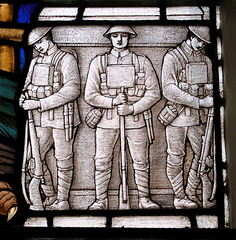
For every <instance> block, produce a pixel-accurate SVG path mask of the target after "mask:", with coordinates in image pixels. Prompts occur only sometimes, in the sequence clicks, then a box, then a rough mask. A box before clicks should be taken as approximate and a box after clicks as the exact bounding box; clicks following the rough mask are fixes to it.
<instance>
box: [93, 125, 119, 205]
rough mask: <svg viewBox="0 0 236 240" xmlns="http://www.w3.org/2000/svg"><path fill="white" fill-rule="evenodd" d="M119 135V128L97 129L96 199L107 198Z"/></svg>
mask: <svg viewBox="0 0 236 240" xmlns="http://www.w3.org/2000/svg"><path fill="white" fill-rule="evenodd" d="M118 136H119V130H118V129H114V130H112V129H109V130H107V129H102V128H97V130H96V154H95V158H94V160H95V187H96V199H97V200H104V199H105V198H107V191H108V184H109V182H110V178H111V171H112V158H113V151H114V147H115V144H116V142H117V139H118Z"/></svg>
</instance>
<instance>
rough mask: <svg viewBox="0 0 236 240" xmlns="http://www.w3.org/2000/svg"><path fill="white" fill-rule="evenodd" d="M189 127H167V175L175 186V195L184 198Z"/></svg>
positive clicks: (173, 186)
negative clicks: (186, 143) (184, 163)
mask: <svg viewBox="0 0 236 240" xmlns="http://www.w3.org/2000/svg"><path fill="white" fill-rule="evenodd" d="M186 133H187V128H185V127H173V126H167V127H166V139H167V153H168V156H167V176H168V179H169V181H170V183H171V186H172V188H173V191H174V194H175V197H178V198H184V197H185V193H184V182H183V160H184V156H185V141H186Z"/></svg>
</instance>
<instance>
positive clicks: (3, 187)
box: [0, 181, 18, 221]
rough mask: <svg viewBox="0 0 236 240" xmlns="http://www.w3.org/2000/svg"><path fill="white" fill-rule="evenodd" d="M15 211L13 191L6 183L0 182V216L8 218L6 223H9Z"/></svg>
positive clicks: (15, 203)
mask: <svg viewBox="0 0 236 240" xmlns="http://www.w3.org/2000/svg"><path fill="white" fill-rule="evenodd" d="M17 209H18V208H17V200H16V196H15V194H14V193H13V189H12V188H11V186H10V185H9V184H8V183H7V182H5V181H0V215H3V216H8V217H7V221H9V220H11V218H12V217H13V216H14V215H15V213H16V212H17Z"/></svg>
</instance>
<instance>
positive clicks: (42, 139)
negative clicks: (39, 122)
mask: <svg viewBox="0 0 236 240" xmlns="http://www.w3.org/2000/svg"><path fill="white" fill-rule="evenodd" d="M36 133H37V138H38V139H39V152H40V157H41V161H42V165H43V178H44V181H43V183H42V184H41V188H42V190H43V192H44V194H45V196H46V197H52V196H55V194H56V193H55V190H54V186H53V181H52V176H51V172H50V170H49V168H48V165H47V162H46V159H47V153H48V151H49V150H50V149H51V147H52V145H53V137H52V129H51V128H42V127H36Z"/></svg>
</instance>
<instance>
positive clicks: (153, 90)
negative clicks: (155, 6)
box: [85, 26, 160, 210]
mask: <svg viewBox="0 0 236 240" xmlns="http://www.w3.org/2000/svg"><path fill="white" fill-rule="evenodd" d="M136 35H137V34H136V33H135V32H134V30H133V29H132V28H131V27H129V26H113V27H110V28H109V29H108V30H107V31H106V32H105V33H104V35H103V36H104V37H107V38H109V40H110V41H111V43H112V45H113V48H112V49H111V51H110V52H108V53H105V54H103V55H98V56H97V57H96V58H95V59H93V61H92V62H91V65H90V68H89V73H88V78H87V83H86V88H85V101H86V102H87V103H88V104H90V105H91V106H93V107H97V108H100V109H102V116H101V119H100V121H99V123H98V124H97V126H96V152H95V158H94V159H95V186H96V201H95V202H94V203H93V204H92V205H91V206H89V208H88V209H90V210H96V209H108V194H107V191H108V184H109V181H110V178H111V171H112V169H111V168H112V158H113V152H114V147H115V144H116V142H117V140H118V137H119V135H120V134H121V133H120V130H119V118H120V116H123V117H125V138H126V140H127V142H128V145H129V150H130V153H131V157H132V160H133V168H134V176H135V183H136V185H137V189H138V199H139V209H157V208H160V206H159V205H158V204H156V203H154V202H153V201H151V199H150V197H149V159H148V157H149V156H148V148H149V140H148V134H147V130H150V129H148V128H150V125H149V127H146V124H145V117H144V116H147V115H148V116H149V120H150V119H151V114H150V112H151V111H150V108H151V107H152V106H153V105H154V104H155V103H156V102H157V101H159V99H160V89H159V84H158V79H157V76H156V73H155V71H154V69H153V67H152V64H151V62H150V61H149V59H148V58H147V57H146V56H144V55H136V54H135V53H133V52H131V51H129V49H128V43H129V39H130V38H134V37H136ZM119 86H124V91H122V90H121V89H120V87H119Z"/></svg>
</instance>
